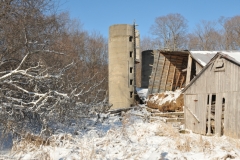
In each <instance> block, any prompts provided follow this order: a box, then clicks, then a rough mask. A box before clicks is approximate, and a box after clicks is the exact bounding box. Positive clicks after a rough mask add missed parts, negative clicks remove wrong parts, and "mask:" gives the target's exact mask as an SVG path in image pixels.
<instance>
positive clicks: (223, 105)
mask: <svg viewBox="0 0 240 160" xmlns="http://www.w3.org/2000/svg"><path fill="white" fill-rule="evenodd" d="M224 110H225V98H223V99H222V119H221V136H222V135H223V134H224Z"/></svg>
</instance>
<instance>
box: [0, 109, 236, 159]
mask: <svg viewBox="0 0 240 160" xmlns="http://www.w3.org/2000/svg"><path fill="white" fill-rule="evenodd" d="M149 115H150V114H149V113H148V112H147V111H146V110H145V108H144V107H143V108H141V109H137V110H131V111H129V112H127V113H125V115H124V116H123V118H121V117H120V116H110V117H109V118H108V119H107V120H105V121H104V123H99V124H98V125H96V126H92V127H91V128H88V129H87V130H85V131H84V132H79V135H70V134H67V133H59V134H55V135H53V136H52V137H51V138H50V141H51V143H50V145H49V146H40V147H35V146H32V145H30V144H19V145H18V147H22V148H21V149H19V150H17V152H16V151H15V152H12V153H11V155H9V156H8V157H11V156H13V157H11V158H18V159H21V160H30V159H44V158H46V159H47V158H48V159H53V160H60V159H61V160H64V159H66V160H72V159H102V160H104V159H106V160H107V159H109V160H111V159H132V160H137V159H140V160H159V159H180V160H181V159H194V160H203V159H231V158H235V159H240V140H237V139H231V138H227V137H225V136H223V137H216V136H212V137H211V136H201V135H198V134H194V133H188V134H180V133H179V132H178V130H177V129H176V128H173V127H172V125H171V124H166V123H164V122H162V121H153V122H149V119H148V117H149ZM0 157H1V156H0ZM6 157H7V155H5V158H6Z"/></svg>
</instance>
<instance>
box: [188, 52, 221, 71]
mask: <svg viewBox="0 0 240 160" xmlns="http://www.w3.org/2000/svg"><path fill="white" fill-rule="evenodd" d="M189 52H190V53H191V56H192V58H194V59H195V60H196V61H197V62H198V63H199V64H200V65H202V66H203V67H204V66H206V64H207V63H208V62H209V61H210V60H211V59H212V58H213V57H214V56H215V55H216V54H217V52H218V51H189Z"/></svg>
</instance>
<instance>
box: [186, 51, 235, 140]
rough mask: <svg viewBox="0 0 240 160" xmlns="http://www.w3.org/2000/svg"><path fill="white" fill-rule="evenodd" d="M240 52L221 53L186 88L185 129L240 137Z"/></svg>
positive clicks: (200, 132)
mask: <svg viewBox="0 0 240 160" xmlns="http://www.w3.org/2000/svg"><path fill="white" fill-rule="evenodd" d="M239 79H240V52H219V53H217V54H216V55H215V56H214V57H213V58H212V60H211V61H210V62H209V63H208V64H207V65H206V66H205V67H204V68H203V69H202V70H201V72H200V73H199V74H198V75H197V76H196V77H195V78H194V79H193V80H192V81H191V82H190V83H189V84H188V85H187V86H186V87H185V88H184V90H183V92H184V101H185V104H184V105H185V107H184V113H185V127H186V129H190V130H192V131H193V132H195V133H199V134H203V135H205V134H207V135H219V136H220V135H226V136H229V137H233V138H240V123H239V121H240V116H239V115H240V108H239V106H238V105H239V104H240V83H239Z"/></svg>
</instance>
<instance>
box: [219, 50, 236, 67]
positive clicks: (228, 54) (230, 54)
mask: <svg viewBox="0 0 240 160" xmlns="http://www.w3.org/2000/svg"><path fill="white" fill-rule="evenodd" d="M219 54H221V55H223V57H224V58H226V59H228V60H230V61H232V62H235V63H236V64H238V65H240V51H222V52H219Z"/></svg>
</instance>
